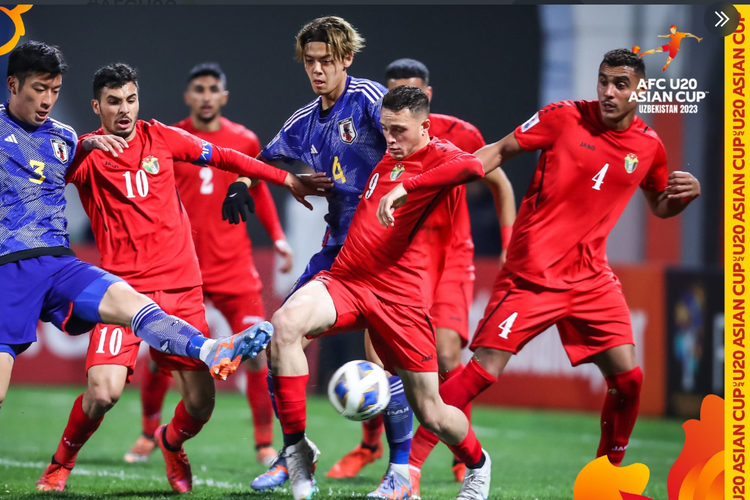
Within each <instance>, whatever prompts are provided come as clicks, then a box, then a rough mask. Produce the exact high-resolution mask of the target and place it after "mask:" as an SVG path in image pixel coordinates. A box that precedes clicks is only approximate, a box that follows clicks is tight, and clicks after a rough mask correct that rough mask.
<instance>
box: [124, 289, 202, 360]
mask: <svg viewBox="0 0 750 500" xmlns="http://www.w3.org/2000/svg"><path fill="white" fill-rule="evenodd" d="M130 328H131V329H132V330H133V333H135V334H136V335H137V336H139V337H140V338H142V339H143V340H145V341H146V343H147V344H148V345H150V346H151V347H153V348H154V349H158V350H160V351H162V352H166V353H167V354H176V355H178V356H188V357H191V358H199V353H200V348H201V346H203V344H204V343H205V342H206V340H208V339H207V338H206V337H204V336H203V334H202V333H201V332H199V331H198V330H196V329H195V328H193V327H192V326H190V325H189V324H187V323H186V322H185V321H183V320H181V319H180V318H178V317H176V316H170V315H168V314H167V313H165V312H164V311H162V309H161V308H160V307H159V306H158V305H157V304H156V303H154V302H152V303H150V304H148V305H146V306H143V308H142V309H141V310H140V311H138V312H137V313H135V316H133V319H132V320H131V321H130Z"/></svg>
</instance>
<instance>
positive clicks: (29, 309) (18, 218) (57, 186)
mask: <svg viewBox="0 0 750 500" xmlns="http://www.w3.org/2000/svg"><path fill="white" fill-rule="evenodd" d="M66 69H67V64H66V63H65V60H64V58H63V55H62V53H61V52H60V50H59V49H58V48H57V47H53V46H50V45H47V44H45V43H42V42H35V41H31V42H27V43H24V44H23V45H20V46H18V47H16V48H15V49H13V51H12V52H11V53H10V55H9V57H8V80H7V84H8V90H9V91H10V98H9V99H8V101H7V102H6V103H5V104H4V105H0V154H1V156H0V163H2V165H1V166H0V185H1V186H2V194H0V290H2V291H3V298H2V300H0V318H2V321H0V405H2V402H3V401H4V399H5V395H6V393H7V390H8V386H9V384H10V376H11V372H12V369H13V363H14V361H15V358H16V356H17V355H19V354H20V353H22V352H23V351H24V350H26V349H28V347H29V346H30V345H31V343H32V342H35V341H36V328H37V323H38V321H39V320H42V321H46V322H52V323H53V324H54V325H55V326H56V327H58V328H60V329H61V330H63V331H65V332H67V333H69V334H72V335H76V334H83V333H86V332H88V331H89V330H91V328H93V326H94V325H95V324H96V323H112V324H116V325H121V326H127V327H131V328H132V329H133V330H134V332H135V333H136V334H137V335H138V336H139V337H141V338H142V339H143V340H145V341H146V342H147V343H148V344H149V345H151V346H153V347H155V348H157V349H161V350H163V351H165V352H168V353H170V354H178V355H182V356H189V357H193V358H200V359H201V360H203V361H204V362H206V364H207V365H209V366H210V367H211V372H212V374H214V375H215V376H222V375H227V374H229V373H231V372H232V371H233V370H231V368H230V367H228V366H227V364H228V362H229V364H230V365H232V366H234V364H235V363H234V362H235V360H237V358H238V357H239V358H243V359H244V358H246V357H247V356H249V355H251V353H257V351H259V350H260V349H262V348H263V346H264V344H266V343H267V342H268V340H269V339H268V335H270V333H271V331H272V330H270V325H268V327H266V326H262V327H261V328H260V330H259V331H257V332H249V331H246V332H243V333H242V334H239V335H240V336H235V337H232V338H231V341H227V339H223V340H217V341H212V340H209V339H207V338H206V337H204V336H203V335H202V334H201V333H200V332H199V331H198V330H196V329H195V328H193V327H192V326H190V325H188V324H187V323H186V322H184V321H182V320H181V319H179V318H176V317H174V316H169V315H167V314H165V313H164V311H162V310H161V308H159V307H158V306H157V305H156V304H155V303H154V302H153V301H152V300H151V299H149V298H148V297H146V296H145V295H142V294H140V293H137V292H136V291H135V290H133V289H132V288H131V287H130V285H128V284H127V283H125V281H123V280H122V279H120V278H117V277H115V276H113V275H111V274H109V273H107V272H105V271H102V270H101V269H99V268H97V267H95V266H92V265H90V264H87V263H85V262H82V261H80V260H78V259H77V258H76V257H75V254H74V253H73V251H72V250H71V249H70V244H69V241H68V232H67V220H66V218H65V213H64V211H65V197H64V195H63V193H64V190H65V176H66V173H67V171H68V168H69V167H70V165H71V164H72V158H73V156H74V154H75V151H76V147H77V143H78V137H77V135H76V133H75V131H74V130H73V129H72V128H71V127H69V126H67V125H64V124H62V123H60V122H58V121H56V120H54V119H52V118H50V116H49V115H50V112H51V111H52V108H53V106H54V105H55V102H56V101H57V98H58V95H59V92H60V88H61V86H62V75H63V73H65V71H66ZM83 147H85V148H86V149H94V148H98V149H107V150H114V151H117V150H119V151H120V152H122V147H126V143H124V141H123V142H120V141H119V140H117V139H116V138H114V137H111V136H110V137H102V136H100V137H99V138H97V139H96V140H95V141H90V142H86V143H84V144H83ZM260 325H263V324H260ZM264 329H267V330H268V331H264ZM256 333H257V335H256ZM237 361H238V360H237ZM228 368H229V369H228ZM217 369H218V370H219V373H218V374H217V373H216V370H217ZM67 473H68V474H69V473H70V471H69V470H68V471H67ZM60 474H62V475H65V470H64V469H61V471H60ZM63 482H64V480H63Z"/></svg>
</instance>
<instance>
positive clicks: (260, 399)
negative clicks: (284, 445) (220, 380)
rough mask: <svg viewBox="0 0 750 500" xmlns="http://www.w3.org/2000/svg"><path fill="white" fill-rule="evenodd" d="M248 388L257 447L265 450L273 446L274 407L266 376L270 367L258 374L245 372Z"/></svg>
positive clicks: (247, 393) (259, 371) (246, 389)
mask: <svg viewBox="0 0 750 500" xmlns="http://www.w3.org/2000/svg"><path fill="white" fill-rule="evenodd" d="M245 374H246V375H247V387H246V388H245V395H246V396H247V401H248V403H250V410H251V411H252V413H253V427H254V428H255V447H256V448H263V447H265V446H271V444H273V405H271V396H270V395H269V394H268V384H267V383H266V376H267V374H268V367H266V366H264V367H263V369H261V370H258V371H257V372H252V371H249V370H246V371H245Z"/></svg>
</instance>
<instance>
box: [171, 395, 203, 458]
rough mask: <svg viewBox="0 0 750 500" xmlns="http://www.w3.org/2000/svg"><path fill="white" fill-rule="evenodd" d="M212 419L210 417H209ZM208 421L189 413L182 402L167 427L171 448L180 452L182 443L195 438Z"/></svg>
mask: <svg viewBox="0 0 750 500" xmlns="http://www.w3.org/2000/svg"><path fill="white" fill-rule="evenodd" d="M209 418H210V417H209ZM206 422H208V418H207V419H206V420H198V419H197V418H195V417H193V416H192V415H190V414H189V413H188V412H187V409H185V402H184V401H182V400H180V402H179V404H178V405H177V408H175V410H174V417H172V421H171V422H169V425H167V431H166V433H165V434H166V436H165V437H166V440H167V443H168V444H169V447H170V448H175V449H177V450H179V449H180V448H181V447H182V443H184V442H185V441H187V440H188V439H190V438H191V437H193V436H195V435H196V434H198V433H199V432H200V430H201V429H202V428H203V426H204V425H205V423H206Z"/></svg>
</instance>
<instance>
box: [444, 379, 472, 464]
mask: <svg viewBox="0 0 750 500" xmlns="http://www.w3.org/2000/svg"><path fill="white" fill-rule="evenodd" d="M463 369H464V365H458V366H457V367H455V368H454V369H452V370H451V371H449V372H444V373H441V374H440V385H443V384H444V383H446V382H447V381H448V380H450V379H452V378H453V377H455V376H456V375H458V374H459V373H460V372H461V370H463ZM461 410H462V411H463V412H464V415H466V418H467V420H468V421H469V425H471V403H469V404H467V405H466V407H464V408H461ZM454 462H455V463H458V462H461V459H460V458H459V457H458V456H454Z"/></svg>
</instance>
